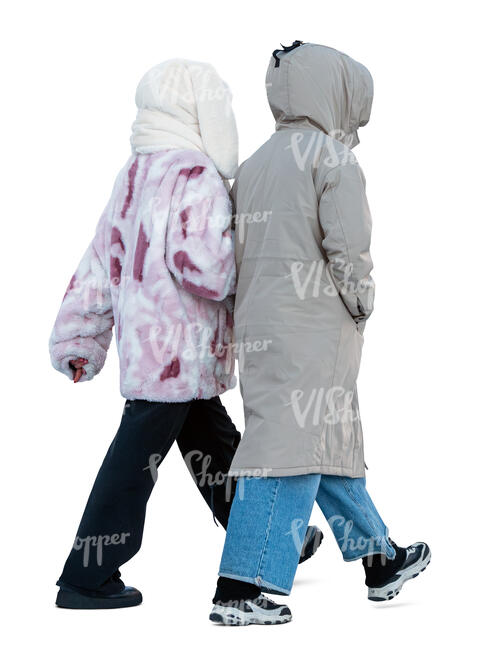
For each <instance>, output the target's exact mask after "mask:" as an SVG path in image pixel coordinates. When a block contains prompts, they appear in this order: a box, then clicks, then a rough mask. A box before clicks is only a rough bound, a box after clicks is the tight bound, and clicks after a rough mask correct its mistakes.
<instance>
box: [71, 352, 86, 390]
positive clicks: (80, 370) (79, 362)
mask: <svg viewBox="0 0 479 650" xmlns="http://www.w3.org/2000/svg"><path fill="white" fill-rule="evenodd" d="M87 363H88V359H82V358H78V359H73V361H70V368H71V369H72V371H73V383H74V384H76V383H77V382H78V381H80V379H81V378H82V376H83V375H86V370H85V368H84V367H83V366H85V365H86V364H87Z"/></svg>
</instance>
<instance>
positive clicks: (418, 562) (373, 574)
mask: <svg viewBox="0 0 479 650" xmlns="http://www.w3.org/2000/svg"><path fill="white" fill-rule="evenodd" d="M393 546H394V547H395V548H396V558H395V559H394V560H386V561H384V556H382V562H379V561H378V560H379V558H381V556H379V555H378V556H372V559H373V561H372V562H371V558H363V566H364V570H365V572H366V585H367V586H368V598H369V600H374V601H384V600H391V599H392V598H394V596H397V595H398V593H399V592H400V591H401V588H402V586H403V584H404V583H405V582H406V581H407V580H410V579H411V578H416V577H417V576H418V575H419V574H420V573H421V571H424V569H425V568H426V567H427V565H428V564H429V562H430V561H431V550H430V548H429V546H428V545H427V544H425V543H424V542H416V543H415V544H411V546H408V547H407V548H401V547H398V546H396V545H395V544H394V543H393Z"/></svg>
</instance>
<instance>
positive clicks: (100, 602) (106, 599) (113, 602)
mask: <svg viewBox="0 0 479 650" xmlns="http://www.w3.org/2000/svg"><path fill="white" fill-rule="evenodd" d="M142 600H143V596H142V595H141V592H139V591H138V589H135V588H134V587H124V588H123V590H122V591H120V592H119V593H117V594H100V593H98V594H95V595H88V596H87V595H85V594H81V593H80V592H78V591H74V590H73V589H69V588H68V587H60V590H59V592H58V594H57V599H56V601H55V604H56V605H58V607H66V608H68V609H116V608H118V607H135V605H139V604H140V603H141V601H142Z"/></svg>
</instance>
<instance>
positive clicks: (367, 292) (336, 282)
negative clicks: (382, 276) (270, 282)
mask: <svg viewBox="0 0 479 650" xmlns="http://www.w3.org/2000/svg"><path fill="white" fill-rule="evenodd" d="M290 269H291V273H289V274H288V275H286V276H285V278H286V279H291V281H292V283H293V287H294V290H295V293H296V295H297V296H298V298H299V299H300V300H305V299H306V298H307V297H311V298H318V297H319V295H320V293H321V285H322V293H323V294H324V295H326V296H329V297H334V296H338V295H343V296H344V295H347V294H355V295H357V296H360V297H361V303H362V304H363V306H364V307H365V308H366V309H368V310H369V309H371V308H372V305H373V302H374V281H373V280H372V278H369V277H367V278H361V279H359V280H355V279H354V270H355V269H354V266H353V264H352V263H351V262H349V261H346V260H344V259H342V258H339V257H335V258H332V259H331V260H329V261H328V262H327V263H326V262H325V261H324V260H322V259H320V260H313V261H312V262H310V263H309V265H308V264H307V263H305V262H299V261H298V262H292V263H291V265H290ZM333 278H334V279H333Z"/></svg>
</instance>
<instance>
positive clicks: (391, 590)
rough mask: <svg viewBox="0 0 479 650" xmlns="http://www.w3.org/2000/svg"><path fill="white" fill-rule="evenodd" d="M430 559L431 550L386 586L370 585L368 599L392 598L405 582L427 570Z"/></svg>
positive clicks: (383, 599)
mask: <svg viewBox="0 0 479 650" xmlns="http://www.w3.org/2000/svg"><path fill="white" fill-rule="evenodd" d="M430 561H431V551H430V550H429V551H428V553H427V555H426V556H425V557H424V558H423V559H422V560H421V561H420V562H416V564H413V565H411V566H410V567H408V568H407V569H406V570H405V571H404V573H402V574H401V575H400V576H399V578H398V579H397V580H395V581H394V582H391V583H389V584H387V585H385V586H384V587H369V589H368V599H369V600H372V601H374V602H384V601H385V600H392V599H393V598H395V596H397V595H398V593H399V592H400V591H401V589H402V587H403V585H404V583H405V582H407V581H408V580H412V578H417V577H418V575H419V574H420V573H422V572H423V571H425V570H426V567H427V566H428V564H429V562H430Z"/></svg>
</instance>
